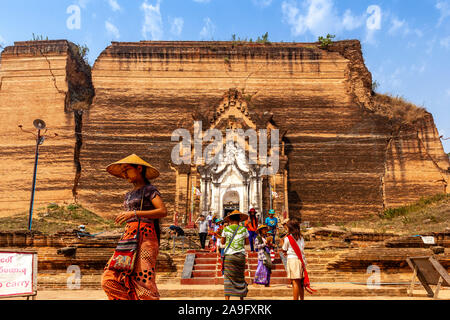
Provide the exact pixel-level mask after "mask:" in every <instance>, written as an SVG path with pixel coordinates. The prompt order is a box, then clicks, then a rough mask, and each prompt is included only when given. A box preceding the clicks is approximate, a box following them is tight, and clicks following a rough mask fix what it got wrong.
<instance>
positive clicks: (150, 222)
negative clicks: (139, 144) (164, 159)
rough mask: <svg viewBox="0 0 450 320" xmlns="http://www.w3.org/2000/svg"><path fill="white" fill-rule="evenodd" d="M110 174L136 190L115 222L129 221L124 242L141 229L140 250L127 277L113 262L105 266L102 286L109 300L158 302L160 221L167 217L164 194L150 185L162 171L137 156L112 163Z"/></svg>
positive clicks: (123, 238) (126, 199) (132, 192)
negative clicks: (156, 277) (124, 180)
mask: <svg viewBox="0 0 450 320" xmlns="http://www.w3.org/2000/svg"><path fill="white" fill-rule="evenodd" d="M106 170H107V172H109V173H110V174H111V175H113V176H115V177H118V178H121V179H126V180H127V181H128V182H130V183H131V184H133V189H132V190H131V191H129V192H128V193H127V194H126V195H125V201H124V203H123V207H124V211H122V212H120V213H119V214H118V216H117V217H116V223H118V224H122V223H124V222H126V228H125V232H124V234H123V236H122V239H121V240H128V239H133V238H134V237H135V236H136V234H137V232H138V230H137V229H138V220H140V229H139V248H138V253H137V257H136V263H135V267H134V271H133V272H132V273H131V274H125V273H123V272H119V271H117V270H114V267H113V266H111V260H112V257H111V259H110V260H109V262H108V264H107V265H106V267H105V272H104V274H103V277H102V287H103V290H104V291H105V293H106V294H107V296H108V298H109V299H110V300H159V293H158V288H157V287H156V282H155V267H156V257H157V256H158V251H159V241H160V228H159V219H162V218H164V217H166V216H167V209H166V207H165V205H164V202H163V201H162V199H161V194H160V193H159V191H158V190H157V189H156V187H155V186H153V185H152V184H151V183H150V180H153V179H156V178H157V177H158V176H159V172H158V170H157V169H155V168H154V167H153V166H152V165H150V164H149V163H147V162H146V161H144V160H143V159H141V158H140V157H138V156H137V155H135V154H132V155H131V156H128V157H126V158H124V159H122V160H120V161H117V162H115V163H112V164H110V165H109V166H108V167H107V168H106Z"/></svg>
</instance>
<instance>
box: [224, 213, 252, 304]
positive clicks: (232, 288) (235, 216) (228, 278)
mask: <svg viewBox="0 0 450 320" xmlns="http://www.w3.org/2000/svg"><path fill="white" fill-rule="evenodd" d="M247 218H248V215H247V214H244V213H241V212H239V211H237V210H235V211H233V212H232V213H231V214H230V215H229V216H227V217H226V218H225V219H224V222H228V223H229V225H228V226H227V227H226V228H225V229H224V230H223V232H222V240H221V242H222V244H223V245H225V250H224V260H223V271H224V277H223V281H224V282H223V284H224V293H225V299H226V300H230V297H239V298H240V299H241V300H244V298H245V297H246V296H247V293H248V285H247V282H245V268H246V261H245V245H248V244H249V241H248V237H249V234H248V231H247V229H246V228H245V227H242V226H240V225H239V224H240V223H241V222H243V221H245V220H247Z"/></svg>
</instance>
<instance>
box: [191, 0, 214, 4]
mask: <svg viewBox="0 0 450 320" xmlns="http://www.w3.org/2000/svg"><path fill="white" fill-rule="evenodd" d="M210 1H211V0H194V2H198V3H208V2H210Z"/></svg>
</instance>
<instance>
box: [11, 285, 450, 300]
mask: <svg viewBox="0 0 450 320" xmlns="http://www.w3.org/2000/svg"><path fill="white" fill-rule="evenodd" d="M172 286H173V288H174V289H177V288H180V285H177V284H173V285H169V286H167V285H166V286H164V287H165V289H167V288H168V287H172ZM339 287H342V285H339ZM344 287H345V286H344ZM6 300H26V298H11V299H6ZM36 300H65V301H73V300H82V301H86V300H90V301H92V300H108V298H107V296H106V295H105V293H104V292H103V291H102V290H45V291H39V292H38V295H37V297H36ZM161 300H224V299H221V298H219V297H195V298H190V297H183V298H180V297H161ZM232 300H234V298H232ZM236 300H238V299H237V298H236ZM246 300H249V301H252V300H290V298H288V297H258V298H255V297H249V298H246ZM305 300H432V298H427V297H426V296H425V290H415V291H414V297H408V296H403V297H385V296H366V297H364V296H363V297H347V296H345V297H332V296H330V297H329V296H311V295H306V299H305ZM439 300H450V289H449V288H442V289H441V291H440V293H439Z"/></svg>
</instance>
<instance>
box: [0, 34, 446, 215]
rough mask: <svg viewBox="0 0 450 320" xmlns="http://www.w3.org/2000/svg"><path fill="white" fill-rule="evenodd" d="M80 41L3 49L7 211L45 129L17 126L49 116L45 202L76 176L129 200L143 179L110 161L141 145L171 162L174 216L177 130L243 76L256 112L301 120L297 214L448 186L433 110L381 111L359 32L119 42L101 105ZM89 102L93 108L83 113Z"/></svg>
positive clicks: (165, 188) (97, 190) (16, 203)
mask: <svg viewBox="0 0 450 320" xmlns="http://www.w3.org/2000/svg"><path fill="white" fill-rule="evenodd" d="M70 47H71V46H70V43H68V42H67V41H49V42H34V43H16V45H15V46H14V47H9V48H6V49H5V51H4V52H3V55H2V64H1V67H0V83H1V85H0V116H1V117H2V119H4V120H2V121H3V122H4V123H5V125H4V126H2V127H1V128H0V136H1V138H2V142H1V143H0V150H1V157H2V160H4V161H3V163H5V164H6V165H5V166H4V167H3V168H2V169H0V170H1V176H2V179H3V180H2V182H0V183H1V188H0V194H1V198H0V199H1V204H0V206H1V209H2V211H1V212H2V213H1V214H5V213H12V212H17V211H18V210H24V209H27V207H28V205H27V203H28V201H29V191H30V190H29V189H30V187H31V179H32V167H33V160H34V157H33V155H34V140H33V138H32V137H31V136H26V135H24V134H23V133H22V132H20V131H19V130H18V128H17V125H18V124H23V125H25V126H29V128H30V129H31V123H32V121H33V120H34V119H35V118H42V119H43V120H45V121H46V122H47V124H48V126H49V127H50V128H52V129H54V131H55V132H57V133H58V134H60V136H61V137H62V138H61V139H59V140H49V141H47V142H46V143H45V145H44V146H43V147H42V149H41V150H42V151H41V152H42V153H41V160H40V163H41V165H40V166H39V172H38V188H37V197H36V201H37V205H39V204H41V203H42V204H43V203H48V202H53V201H59V200H65V199H72V188H73V187H74V185H76V186H77V191H78V194H79V199H80V200H81V203H82V204H83V205H84V206H86V207H87V208H90V209H93V210H94V211H95V212H97V213H99V214H102V215H109V214H114V213H116V212H117V211H118V210H120V208H121V205H122V201H123V195H124V193H125V192H126V191H128V190H129V189H130V185H129V184H128V183H127V182H125V181H123V180H120V179H117V178H114V177H112V176H110V175H109V174H108V173H106V171H105V168H106V166H107V165H108V164H109V163H112V162H114V161H116V160H119V159H121V158H123V157H125V156H127V155H129V154H131V153H136V154H138V155H140V156H142V157H143V158H144V159H146V160H148V161H149V162H150V163H152V164H153V165H155V166H156V167H157V168H158V169H159V170H160V171H161V177H160V178H159V179H157V180H155V181H154V183H155V185H156V186H157V187H158V188H159V189H160V190H161V192H162V194H163V198H164V200H165V202H166V203H167V206H168V208H169V215H170V216H172V215H173V209H174V204H175V188H176V175H175V171H174V170H173V169H172V168H171V166H170V155H171V152H172V148H173V147H174V145H175V143H172V142H170V137H171V134H172V132H173V131H174V130H175V129H178V128H186V129H189V130H192V127H193V117H195V118H196V119H199V118H200V119H204V121H205V123H204V128H205V127H206V126H207V125H208V123H207V122H208V121H209V120H210V119H212V117H213V115H214V111H215V110H216V108H217V107H218V105H219V103H220V102H221V101H222V99H223V96H224V94H226V93H227V92H228V91H229V90H230V89H231V88H235V89H237V90H239V91H240V92H241V93H242V95H243V96H244V97H245V99H246V101H247V102H248V105H249V106H248V110H249V112H250V114H251V115H252V116H253V115H254V116H256V118H259V119H263V118H264V117H265V116H266V115H267V114H270V113H271V114H273V118H272V120H273V123H274V124H275V125H276V126H277V127H278V128H279V129H280V130H281V131H282V132H284V131H286V132H287V133H286V136H285V140H286V154H287V156H288V163H287V168H288V171H289V173H288V175H289V183H288V189H289V192H288V196H289V207H290V213H291V215H292V216H300V217H302V219H303V220H305V221H311V222H314V221H316V222H317V221H321V222H334V221H343V220H353V219H358V218H360V217H363V216H367V215H373V214H376V213H378V212H379V211H381V210H382V209H383V208H385V207H389V206H393V205H400V204H406V203H409V202H412V201H415V200H417V199H418V198H420V197H421V196H422V195H429V194H435V193H440V192H443V190H444V182H443V181H444V180H445V181H448V173H447V172H446V171H445V170H446V169H447V167H448V166H449V164H448V158H446V157H445V154H444V152H443V149H442V144H441V143H440V140H439V134H438V133H437V130H436V128H435V125H434V122H433V119H432V116H431V115H429V114H428V115H427V116H426V117H425V118H424V119H423V120H421V121H418V122H416V123H414V124H412V125H410V126H403V127H402V129H401V130H400V131H398V132H397V131H396V130H395V129H394V126H393V122H392V121H390V120H388V119H387V118H386V117H384V116H382V115H380V114H379V113H378V112H376V110H375V108H374V105H373V102H372V91H371V85H372V78H371V74H370V72H369V71H368V70H367V68H366V66H365V64H364V59H363V57H362V52H361V46H360V43H359V42H358V41H342V42H337V43H335V44H333V45H332V46H331V47H330V48H329V50H322V49H319V48H318V47H317V44H299V43H273V44H248V43H232V42H139V43H112V45H111V46H109V47H108V48H106V49H105V50H104V51H103V52H102V54H101V55H100V56H99V57H98V59H97V61H96V63H95V65H94V68H93V71H92V82H93V87H94V88H95V95H96V96H95V99H94V101H93V104H92V105H91V106H89V102H90V99H92V95H93V92H92V86H91V84H90V78H89V77H88V76H87V74H86V72H84V71H83V70H84V69H83V68H81V65H82V64H80V63H79V60H77V59H73V58H72V56H73V55H72V49H70ZM40 48H43V49H40ZM42 50H44V51H42ZM41 51H42V52H44V53H45V54H42V53H41ZM77 66H79V68H77ZM80 97H81V98H80ZM86 97H90V98H86ZM80 101H81V103H78V102H80ZM77 108H78V109H82V110H84V113H83V114H82V117H81V116H80V117H78V118H76V121H75V119H74V114H77V113H75V112H74V110H73V109H77ZM76 130H78V132H80V133H81V134H78V135H75V132H76ZM417 132H418V135H417V134H416V136H415V137H414V135H412V136H411V137H410V133H411V134H415V133H417ZM76 137H78V138H82V140H80V139H78V140H77V139H76ZM419 138H420V140H419ZM75 146H77V148H75ZM78 153H79V157H78ZM19 159H20V161H18V160H19ZM74 160H76V161H74ZM77 169H78V170H80V169H81V171H79V172H78V175H76V173H77V171H76V170H77ZM10 172H14V173H18V175H17V176H16V175H11V174H10ZM76 177H77V178H79V179H80V180H79V184H77V183H76V182H75V181H74V179H75V178H76ZM439 180H441V181H439ZM10 190H14V191H13V192H11V191H10ZM277 191H278V190H277ZM179 197H180V198H179V200H178V201H182V202H183V201H184V200H185V199H186V196H182V195H180V196H179ZM180 199H181V200H180ZM183 199H184V200H183Z"/></svg>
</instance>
